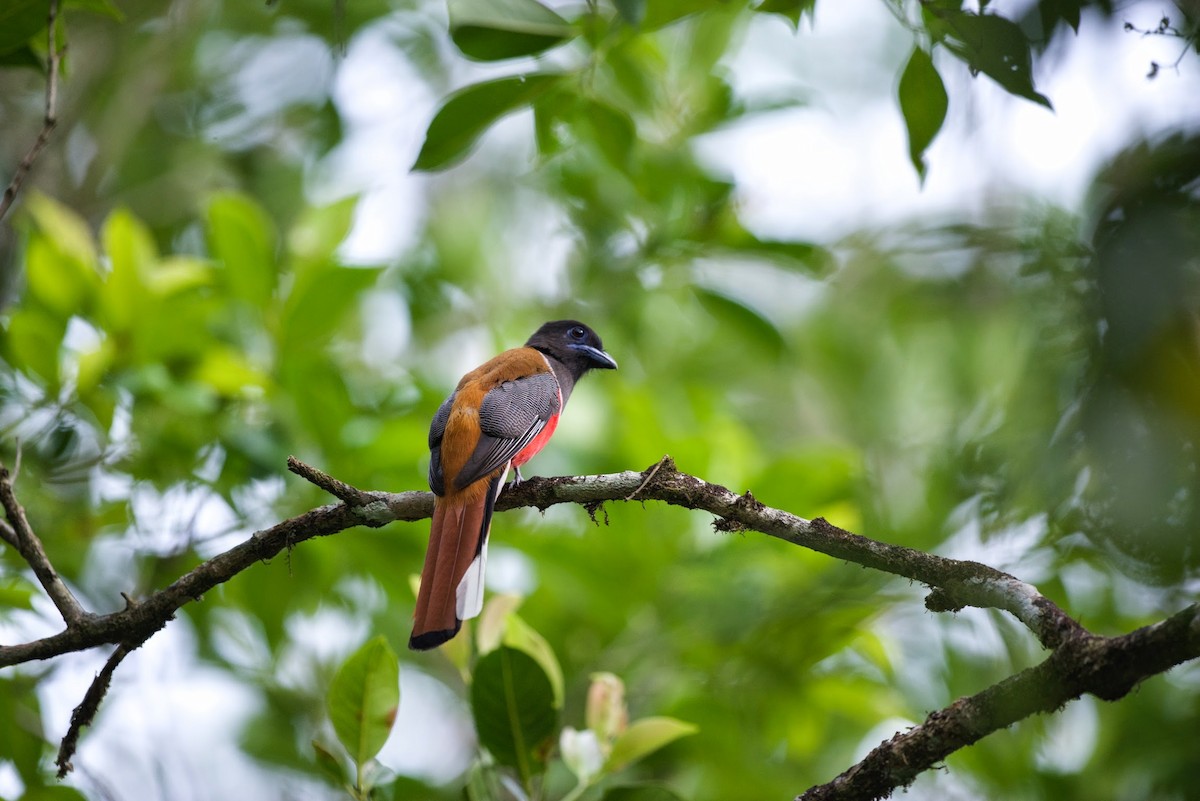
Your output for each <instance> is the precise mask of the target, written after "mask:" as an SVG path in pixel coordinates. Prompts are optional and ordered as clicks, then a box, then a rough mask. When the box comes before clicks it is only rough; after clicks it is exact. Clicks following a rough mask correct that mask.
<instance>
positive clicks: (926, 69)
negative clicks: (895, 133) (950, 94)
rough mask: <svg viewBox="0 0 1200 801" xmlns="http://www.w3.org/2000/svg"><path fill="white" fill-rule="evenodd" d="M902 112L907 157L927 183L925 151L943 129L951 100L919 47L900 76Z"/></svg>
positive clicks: (940, 78) (940, 79) (925, 54)
mask: <svg viewBox="0 0 1200 801" xmlns="http://www.w3.org/2000/svg"><path fill="white" fill-rule="evenodd" d="M899 95H900V111H901V113H902V114H904V124H905V127H906V128H907V129H908V157H909V158H910V159H911V160H912V164H913V167H915V168H916V170H917V175H919V176H920V177H921V180H922V181H924V180H925V170H926V164H925V150H926V149H927V148H928V147H929V144H930V143H931V142H932V141H933V138H934V137H935V136H937V134H938V131H940V130H941V129H942V123H943V122H945V120H946V108H947V105H948V99H947V97H946V87H945V85H944V84H943V83H942V76H941V75H939V74H938V71H937V68H936V67H934V66H933V59H932V58H930V56H929V54H928V53H926V52H925V51H924V50H922V49H921V48H920V47H914V48H913V52H912V55H911V56H909V59H908V64H907V65H906V66H905V67H904V72H903V73H902V74H901V75H900V89H899Z"/></svg>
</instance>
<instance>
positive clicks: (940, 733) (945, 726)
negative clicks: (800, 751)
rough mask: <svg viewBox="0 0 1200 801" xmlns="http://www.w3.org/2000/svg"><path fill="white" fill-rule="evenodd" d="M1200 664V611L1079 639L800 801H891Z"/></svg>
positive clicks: (895, 740) (933, 718) (885, 746)
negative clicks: (1096, 701)
mask: <svg viewBox="0 0 1200 801" xmlns="http://www.w3.org/2000/svg"><path fill="white" fill-rule="evenodd" d="M1197 657H1200V604H1193V605H1192V606H1189V607H1187V608H1186V609H1184V610H1183V611H1181V612H1177V613H1176V614H1174V615H1172V616H1171V617H1169V618H1167V619H1166V620H1164V621H1162V622H1160V623H1155V624H1154V625H1152V626H1146V627H1145V628H1141V629H1138V630H1137V631H1134V632H1131V633H1130V634H1126V635H1124V636H1122V637H1097V636H1094V635H1088V636H1085V637H1077V638H1075V639H1073V640H1070V641H1069V642H1067V643H1064V644H1063V645H1062V647H1060V648H1058V649H1057V650H1055V651H1054V653H1052V654H1051V655H1050V657H1049V658H1047V659H1046V660H1045V661H1044V662H1042V663H1041V664H1039V665H1036V666H1035V667H1031V668H1029V669H1027V670H1023V671H1021V672H1020V673H1018V674H1016V675H1015V676H1010V677H1008V678H1007V679H1005V680H1004V681H1002V682H1000V683H999V684H996V685H993V686H991V687H989V688H987V689H986V690H984V691H983V692H981V693H977V694H976V695H972V696H970V697H967V698H959V699H958V700H957V701H955V702H954V703H952V704H950V706H948V707H946V708H945V709H940V710H938V711H937V712H934V713H932V714H931V715H930V716H929V717H928V718H926V719H925V722H924V723H922V724H921V725H920V726H917V727H915V728H912V729H909V730H908V731H906V732H903V733H900V734H896V735H895V736H894V737H892V739H890V740H887V741H886V742H884V743H882V744H881V745H879V746H878V747H876V748H875V750H873V751H871V753H869V754H867V756H866V757H864V758H863V759H862V761H860V762H859V763H858V764H856V765H854V767H852V768H850V769H849V770H847V771H846V772H845V773H843V774H841V775H840V776H838V777H837V778H836V779H834V780H833V781H831V782H829V783H828V784H822V785H818V786H816V787H812V788H810V789H809V790H806V791H805V792H804V793H802V794H801V795H799V796H797V797H796V801H865V800H866V799H872V800H873V799H878V798H886V797H887V796H889V795H891V794H892V791H893V790H895V789H896V788H898V787H907V786H908V785H909V784H911V783H912V781H913V780H914V779H915V778H916V777H917V775H918V774H920V773H922V772H923V771H926V770H929V769H930V768H932V767H934V766H936V765H937V764H939V763H941V762H942V761H943V760H944V759H945V758H946V757H947V756H949V755H950V754H952V753H953V752H955V751H957V750H958V749H960V748H964V747H966V746H968V745H971V744H972V743H975V742H977V741H978V740H980V739H982V738H983V737H985V736H986V735H988V734H991V733H992V732H994V731H997V730H999V729H1003V728H1005V727H1007V726H1010V725H1012V724H1013V723H1016V722H1017V721H1019V720H1023V719H1024V718H1027V717H1029V716H1031V715H1035V714H1037V713H1039V712H1053V711H1055V710H1057V709H1059V708H1061V707H1062V706H1063V705H1064V704H1066V703H1067V702H1068V701H1073V700H1075V699H1076V698H1079V697H1080V696H1082V695H1083V694H1084V693H1091V694H1092V695H1095V696H1096V697H1098V698H1102V699H1104V700H1106V701H1115V700H1117V699H1118V698H1122V697H1124V696H1125V695H1127V694H1128V693H1129V692H1130V691H1131V690H1132V689H1133V688H1134V687H1136V686H1137V685H1138V684H1139V683H1140V682H1141V681H1142V680H1144V679H1146V678H1148V677H1149V676H1152V675H1155V674H1157V673H1162V672H1164V671H1166V670H1168V669H1169V668H1171V667H1174V666H1175V665H1178V664H1180V663H1182V662H1186V661H1188V660H1191V659H1196V658H1197Z"/></svg>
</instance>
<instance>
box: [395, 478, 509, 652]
mask: <svg viewBox="0 0 1200 801" xmlns="http://www.w3.org/2000/svg"><path fill="white" fill-rule="evenodd" d="M507 475H508V470H507V469H505V470H503V471H501V472H498V473H497V474H496V475H495V476H494V477H493V478H492V480H491V481H490V482H488V485H487V490H486V491H485V492H483V493H481V494H480V495H479V497H478V498H477V499H473V500H468V501H467V502H466V503H456V502H454V501H447V500H445V499H443V498H435V500H434V506H433V523H432V525H431V526H430V529H429V548H428V549H426V551H425V566H424V568H423V569H422V570H421V587H420V590H418V592H417V609H416V612H415V613H414V614H413V631H412V636H411V637H409V640H408V647H409V648H412V649H413V650H416V651H425V650H428V649H430V648H436V647H437V646H439V645H441V644H442V643H444V642H446V641H447V640H449V639H450V638H451V637H453V636H454V635H455V634H457V633H458V630H459V629H460V628H461V627H462V622H463V621H464V620H467V619H470V618H473V617H475V616H476V615H478V614H479V613H480V611H481V610H482V609H483V575H484V568H485V566H486V564H487V541H488V534H489V533H490V531H491V527H492V510H493V509H494V508H495V506H496V497H497V496H498V495H499V494H500V488H501V487H502V486H503V484H504V478H505V477H506V476H507Z"/></svg>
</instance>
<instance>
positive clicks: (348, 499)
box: [287, 456, 375, 506]
mask: <svg viewBox="0 0 1200 801" xmlns="http://www.w3.org/2000/svg"><path fill="white" fill-rule="evenodd" d="M287 466H288V470H290V471H292V472H293V473H295V474H296V475H298V476H300V477H301V478H303V479H304V480H305V481H308V482H309V483H310V484H315V485H316V486H318V487H320V488H321V489H323V490H325V491H326V492H328V493H329V494H330V495H332V496H333V497H335V498H337V499H338V500H339V501H341V502H342V503H345V504H348V505H350V506H363V505H365V504H368V503H371V502H372V501H374V500H375V498H373V497H372V496H371V494H370V493H368V492H363V491H362V490H360V489H358V488H357V487H352V486H350V485H349V484H347V483H346V482H345V481H340V480H338V479H336V478H334V477H333V476H331V475H329V474H328V473H325V472H323V471H321V470H318V469H317V468H315V467H313V466H312V465H310V464H305V463H304V462H302V461H300V460H299V459H297V458H296V457H295V456H289V457H288V460H287Z"/></svg>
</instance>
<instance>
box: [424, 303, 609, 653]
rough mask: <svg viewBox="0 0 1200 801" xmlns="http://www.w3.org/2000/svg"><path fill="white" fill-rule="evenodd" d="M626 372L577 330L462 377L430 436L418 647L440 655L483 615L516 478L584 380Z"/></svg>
mask: <svg viewBox="0 0 1200 801" xmlns="http://www.w3.org/2000/svg"><path fill="white" fill-rule="evenodd" d="M598 368H599V369H609V370H615V369H616V368H617V363H616V361H614V360H613V358H612V357H611V356H609V355H608V354H607V353H605V352H604V346H603V345H602V344H601V342H600V337H598V336H596V332H594V331H593V330H592V329H590V328H588V327H587V326H586V325H584V324H583V323H580V322H578V321H576V320H556V321H554V322H549V323H546V324H545V325H543V326H542V327H541V328H539V329H538V330H537V331H536V332H535V333H534V335H533V336H531V337H530V338H529V341H528V342H526V343H525V346H524V347H521V348H513V349H512V350H506V351H505V352H504V353H501V354H500V355H499V356H497V357H495V358H494V359H492V360H491V361H489V362H486V363H485V364H482V365H480V366H479V367H476V368H475V369H474V370H472V371H471V372H469V373H467V374H466V375H465V376H463V377H462V380H461V381H459V382H458V387H457V388H456V389H455V390H454V392H452V393H451V394H450V397H448V398H446V400H445V401H444V402H443V403H442V405H441V406H440V407H439V408H438V410H437V414H435V415H434V416H433V422H432V423H431V424H430V426H429V452H430V459H429V488H430V489H432V490H433V494H434V505H433V525H432V527H431V528H430V532H429V548H428V550H426V552H425V567H424V568H423V569H422V571H421V588H420V590H419V591H418V593H417V610H416V613H415V614H414V615H413V632H412V636H411V637H410V638H409V641H408V647H409V648H412V649H414V650H418V651H423V650H426V649H428V648H435V647H437V646H439V645H441V644H442V643H444V642H446V641H447V640H449V639H450V638H451V637H453V636H454V635H455V634H457V633H458V630H459V628H461V626H462V622H463V620H466V619H468V618H472V617H475V616H476V615H478V614H479V612H480V610H482V608H483V571H484V566H485V564H486V562H487V541H488V532H489V531H490V529H491V523H492V509H493V508H494V506H495V504H496V498H497V497H498V496H499V495H500V488H501V487H502V486H503V484H504V479H505V478H506V477H507V476H508V471H509V468H510V467H511V468H513V469H514V470H515V471H516V478H515V481H520V480H521V470H520V467H521V465H523V464H525V463H526V462H527V461H529V460H530V459H531V458H532V457H533V455H534V454H536V453H537V452H538V451H540V450H541V449H542V448H543V447H544V446H545V444H546V442H547V441H548V440H549V439H550V435H551V434H553V433H554V428H555V426H557V425H558V417H559V415H560V414H562V410H563V407H564V406H565V405H566V403H567V398H569V397H570V396H571V390H572V389H573V388H574V387H575V382H577V381H578V380H579V379H580V378H581V377H582V376H583V374H584V373H586V372H587V371H588V370H593V369H598Z"/></svg>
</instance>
